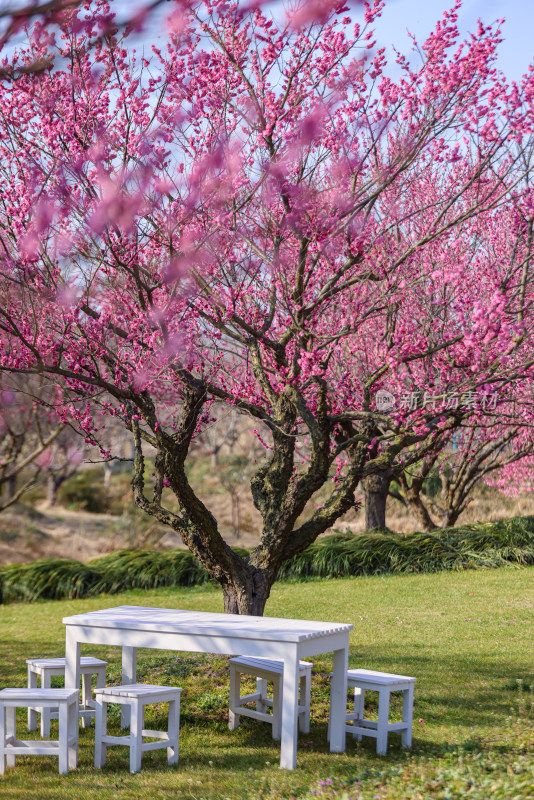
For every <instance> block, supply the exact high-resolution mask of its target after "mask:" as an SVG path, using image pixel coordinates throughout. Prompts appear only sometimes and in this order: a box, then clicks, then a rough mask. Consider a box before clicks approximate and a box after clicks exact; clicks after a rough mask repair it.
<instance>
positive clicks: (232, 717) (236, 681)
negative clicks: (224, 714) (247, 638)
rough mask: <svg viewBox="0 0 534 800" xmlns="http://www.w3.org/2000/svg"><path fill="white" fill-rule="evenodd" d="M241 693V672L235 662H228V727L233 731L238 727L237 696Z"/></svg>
mask: <svg viewBox="0 0 534 800" xmlns="http://www.w3.org/2000/svg"><path fill="white" fill-rule="evenodd" d="M240 695H241V673H240V672H238V671H237V669H236V665H235V664H230V709H229V711H228V727H229V729H230V730H231V731H235V730H236V728H238V727H239V712H238V711H237V708H238V707H239V698H240Z"/></svg>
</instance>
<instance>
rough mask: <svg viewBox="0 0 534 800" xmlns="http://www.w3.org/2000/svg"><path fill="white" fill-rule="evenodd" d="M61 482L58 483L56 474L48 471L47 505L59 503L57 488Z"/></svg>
mask: <svg viewBox="0 0 534 800" xmlns="http://www.w3.org/2000/svg"><path fill="white" fill-rule="evenodd" d="M58 487H59V484H58V483H56V479H55V476H54V475H52V473H50V472H49V473H48V476H47V478H46V504H47V506H55V505H56V503H57V490H58Z"/></svg>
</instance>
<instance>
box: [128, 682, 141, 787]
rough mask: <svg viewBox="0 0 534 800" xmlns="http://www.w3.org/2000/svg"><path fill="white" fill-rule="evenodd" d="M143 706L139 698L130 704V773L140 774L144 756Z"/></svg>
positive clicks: (133, 699)
mask: <svg viewBox="0 0 534 800" xmlns="http://www.w3.org/2000/svg"><path fill="white" fill-rule="evenodd" d="M143 711H144V709H143V704H142V703H141V702H140V701H139V700H137V698H132V699H131V704H130V772H139V770H140V769H141V758H142V756H143V735H142V733H143V716H144V713H143Z"/></svg>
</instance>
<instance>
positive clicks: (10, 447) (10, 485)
mask: <svg viewBox="0 0 534 800" xmlns="http://www.w3.org/2000/svg"><path fill="white" fill-rule="evenodd" d="M46 395H47V392H46V391H45V389H44V387H43V386H42V385H41V382H40V381H36V380H35V379H28V378H27V377H24V376H17V377H16V378H15V379H13V377H10V379H9V380H6V375H5V374H4V375H3V376H2V379H0V511H4V510H5V509H6V508H8V507H9V506H11V505H13V504H14V503H17V502H18V501H19V500H20V499H21V498H22V496H23V495H24V494H25V493H26V492H27V491H28V490H29V489H31V488H32V487H33V486H35V484H36V483H37V482H38V480H39V478H40V476H41V470H42V467H41V464H40V459H41V458H42V457H43V456H44V454H45V453H46V452H47V450H48V449H49V448H50V447H52V446H53V445H54V442H55V441H56V440H57V438H58V436H59V435H60V434H61V432H62V431H63V429H64V427H65V426H64V424H63V423H61V422H58V420H57V418H56V417H55V414H54V413H51V411H50V408H49V407H48V405H47V403H46V400H45V398H46ZM34 398H37V399H34ZM48 399H49V397H48Z"/></svg>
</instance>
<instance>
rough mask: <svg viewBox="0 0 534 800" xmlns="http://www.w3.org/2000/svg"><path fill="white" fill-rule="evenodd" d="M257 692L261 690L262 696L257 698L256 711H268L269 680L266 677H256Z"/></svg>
mask: <svg viewBox="0 0 534 800" xmlns="http://www.w3.org/2000/svg"><path fill="white" fill-rule="evenodd" d="M256 692H259V694H260V697H259V699H258V700H256V711H263V712H264V713H265V711H267V703H266V702H265V698H266V697H267V681H266V679H265V678H256Z"/></svg>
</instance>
